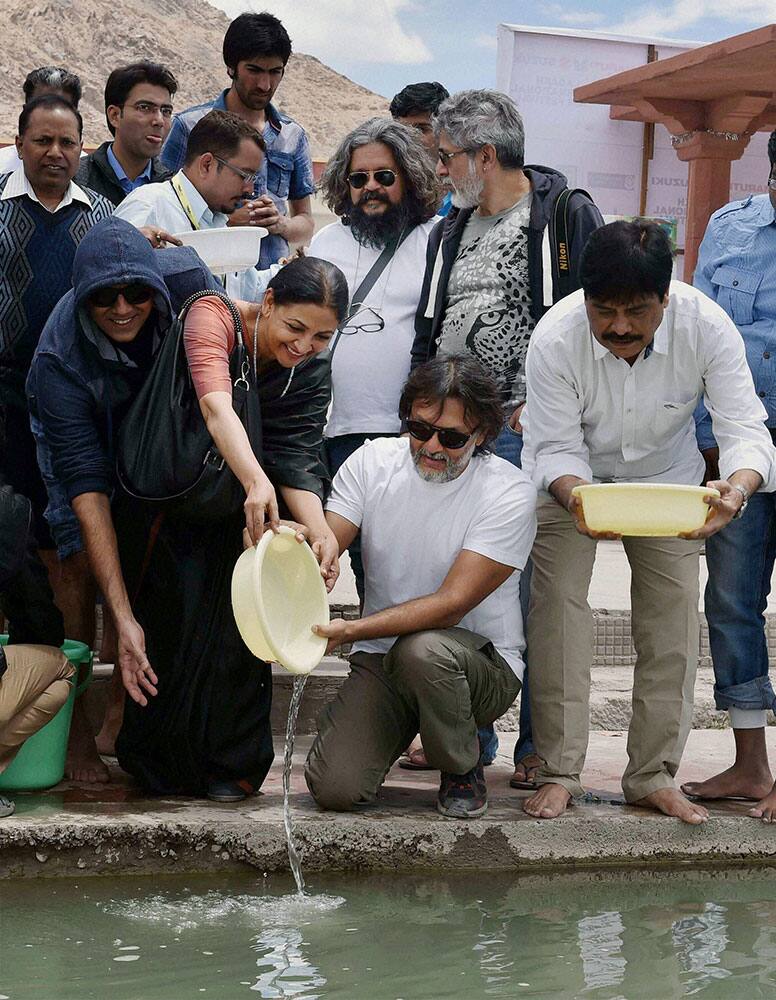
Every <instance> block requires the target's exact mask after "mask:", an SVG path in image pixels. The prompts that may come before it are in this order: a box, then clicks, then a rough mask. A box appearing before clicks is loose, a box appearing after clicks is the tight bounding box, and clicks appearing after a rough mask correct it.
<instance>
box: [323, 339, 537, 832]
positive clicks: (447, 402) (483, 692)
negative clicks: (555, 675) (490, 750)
mask: <svg viewBox="0 0 776 1000" xmlns="http://www.w3.org/2000/svg"><path fill="white" fill-rule="evenodd" d="M399 413H400V416H401V418H402V419H403V420H406V422H407V429H408V431H409V435H410V436H409V437H399V438H383V439H380V440H376V441H370V442H368V443H366V444H365V445H364V446H363V447H361V448H359V449H358V451H356V452H355V453H354V454H353V455H351V457H350V458H349V459H348V460H347V461H346V462H345V463H344V464H343V466H342V467H341V468H340V470H339V472H338V473H337V476H336V477H335V480H334V485H333V488H332V492H331V495H330V497H329V500H328V503H327V505H326V519H327V521H328V523H329V525H330V527H331V529H332V530H333V531H334V533H335V535H336V536H337V540H338V542H339V546H340V551H342V550H344V549H345V548H347V546H348V545H350V543H351V542H352V541H353V539H354V538H355V536H356V533H357V532H358V531H359V530H360V532H361V539H362V551H363V556H364V568H365V571H366V593H365V604H364V613H363V616H362V617H361V618H360V619H358V620H357V621H344V620H343V619H335V620H334V621H332V622H330V623H329V624H327V625H320V626H316V629H315V630H316V631H317V633H318V634H319V635H322V636H325V637H327V638H328V639H329V649H334V648H336V647H337V646H339V645H341V644H342V643H353V653H352V655H351V660H350V662H351V672H350V675H349V676H348V678H347V680H346V681H345V683H344V684H343V685H342V687H341V688H340V691H339V693H338V694H337V697H336V698H335V699H334V700H333V701H332V702H331V703H330V704H329V705H327V706H326V708H325V709H324V711H323V712H322V714H321V716H320V718H319V720H318V737H317V739H316V740H315V743H314V744H313V747H312V749H311V751H310V755H309V757H308V759H307V765H306V771H305V774H306V778H307V785H308V787H309V789H310V791H311V792H312V794H313V797H314V798H315V800H316V802H318V804H319V805H320V806H322V807H323V808H325V809H336V810H349V809H353V808H355V807H356V806H358V805H360V804H365V803H369V802H372V801H374V799H375V797H376V796H377V793H378V790H379V788H380V786H381V785H382V783H383V779H384V778H385V775H386V773H387V772H388V770H389V768H390V767H391V765H392V764H393V763H394V761H395V760H396V759H397V758H398V757H399V755H400V754H401V753H402V751H403V750H404V748H405V747H406V746H407V744H408V743H409V742H410V740H411V739H412V737H413V736H414V735H415V734H416V733H417V732H418V731H419V732H420V734H421V737H422V739H423V746H424V748H425V751H426V755H427V757H428V760H429V763H430V764H431V766H432V767H435V768H439V769H440V770H441V772H442V781H441V784H440V788H439V795H438V799H437V808H438V810H439V812H440V813H442V815H444V816H450V817H454V818H461V819H471V818H474V817H477V816H481V815H482V814H483V813H484V812H485V810H486V808H487V790H486V787H485V780H484V777H483V770H482V760H481V751H482V748H481V746H480V742H479V739H478V734H477V728H478V726H482V725H485V724H487V723H491V722H493V721H494V720H495V719H497V718H499V717H500V716H501V715H503V714H504V712H506V710H507V709H508V708H509V706H510V705H511V704H512V702H513V701H514V700H515V698H516V696H517V694H518V692H519V690H520V682H521V678H522V674H523V661H522V651H523V648H524V646H525V642H524V639H523V625H522V620H521V616H520V603H519V600H518V591H519V587H520V572H521V570H522V569H523V567H524V566H525V564H526V561H527V559H528V555H529V553H530V550H531V545H532V542H533V538H534V534H535V531H536V521H535V513H534V508H535V504H536V491H535V489H534V487H533V486H532V484H531V483H530V481H529V480H528V478H527V477H526V476H525V475H524V474H523V473H522V472H521V471H520V470H519V469H517V468H515V467H513V466H512V465H510V464H509V463H508V462H505V461H504V460H503V459H500V458H497V457H496V456H495V455H490V454H489V453H488V452H487V451H485V449H487V446H488V445H489V444H490V443H491V442H492V441H493V440H494V439H495V437H496V435H497V434H498V433H499V431H500V429H501V426H502V424H503V410H502V406H501V401H500V396H499V391H498V387H497V385H496V383H495V382H494V381H493V379H492V378H491V377H490V376H489V375H488V374H487V373H486V372H485V371H484V369H483V368H482V367H481V366H480V364H479V363H478V362H477V361H476V360H475V359H474V358H472V357H471V356H470V355H468V354H462V355H453V356H449V357H445V358H437V359H434V360H432V361H430V362H428V363H427V364H425V365H421V366H420V367H418V368H417V369H416V370H415V371H414V372H413V374H412V375H411V377H410V379H409V380H408V382H407V383H406V385H405V387H404V391H403V393H402V396H401V402H400V407H399Z"/></svg>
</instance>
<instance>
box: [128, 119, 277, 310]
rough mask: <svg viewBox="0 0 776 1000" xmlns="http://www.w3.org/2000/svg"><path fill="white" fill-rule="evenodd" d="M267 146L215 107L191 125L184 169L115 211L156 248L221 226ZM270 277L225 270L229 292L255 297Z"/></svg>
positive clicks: (252, 177)
mask: <svg viewBox="0 0 776 1000" xmlns="http://www.w3.org/2000/svg"><path fill="white" fill-rule="evenodd" d="M263 151H264V140H263V139H262V138H261V136H260V135H259V133H258V132H257V131H256V129H255V128H254V127H253V126H252V125H249V124H248V123H247V122H246V121H243V119H242V118H238V117H237V115H233V114H231V113H230V112H228V111H211V112H210V113H209V114H207V115H205V117H204V118H201V119H200V120H199V121H198V122H197V124H196V125H195V126H194V128H193V129H192V130H191V135H190V136H189V143H188V147H187V152H186V163H185V165H184V167H183V169H182V170H179V171H178V173H177V174H175V175H174V176H173V177H171V178H170V180H169V181H166V182H165V183H164V184H146V185H145V186H144V187H140V188H137V189H136V190H134V191H133V192H132V193H131V194H129V195H127V197H126V198H125V199H124V201H122V203H121V204H120V205H119V206H118V208H117V209H116V211H115V212H114V215H116V216H117V217H118V218H120V219H126V220H127V222H131V223H132V225H133V226H136V227H137V228H138V229H141V230H142V231H143V233H144V234H145V235H146V236H147V237H148V238H149V239H150V241H151V244H152V246H156V247H161V246H163V245H164V244H165V243H166V242H173V243H177V242H178V241H177V240H175V239H172V238H171V236H172V234H173V233H181V232H185V231H186V230H189V229H222V228H224V227H225V226H226V224H227V221H228V219H229V216H230V215H231V214H232V212H234V211H235V209H236V208H237V206H238V205H239V204H240V202H241V201H242V199H243V198H245V197H247V196H248V195H249V194H250V192H251V191H252V190H253V184H254V181H255V177H256V173H257V171H258V170H259V169H260V168H261V164H262V158H263ZM269 277H270V272H269V271H265V272H259V271H257V270H256V269H255V268H254V267H249V268H247V269H246V270H245V271H240V272H238V273H235V274H227V275H226V278H225V286H226V291H227V293H228V294H229V295H231V296H232V297H233V298H237V299H243V300H244V301H246V302H257V301H258V300H259V299H260V298H261V296H262V295H263V293H264V289H265V287H266V283H267V281H268V280H269Z"/></svg>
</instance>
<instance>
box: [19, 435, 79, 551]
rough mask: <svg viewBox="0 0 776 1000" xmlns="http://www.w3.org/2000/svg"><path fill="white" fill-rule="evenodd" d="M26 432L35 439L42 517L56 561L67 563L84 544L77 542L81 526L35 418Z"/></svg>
mask: <svg viewBox="0 0 776 1000" xmlns="http://www.w3.org/2000/svg"><path fill="white" fill-rule="evenodd" d="M30 428H31V429H32V434H33V437H34V438H35V451H36V454H37V457H38V468H39V469H40V474H41V478H42V479H43V482H44V484H45V486H46V493H47V494H48V505H47V507H46V510H45V513H44V515H43V516H44V517H45V518H46V522H47V523H48V526H49V531H50V532H51V537H52V538H53V539H54V545H55V546H56V549H57V555H58V556H59V559H60V561H61V560H65V559H68V558H69V557H70V556H73V555H75V554H76V553H78V552H83V549H84V543H83V539H82V538H81V526H80V525H79V523H78V518H77V517H76V516H75V512H74V511H73V508H72V507H71V506H70V501H69V500H68V498H67V492H66V490H65V488H64V486H62V484H61V483H60V482H59V480H58V479H57V478H56V476H55V475H54V467H53V464H52V460H51V449H50V448H49V443H48V441H47V440H46V437H45V435H44V433H43V425H42V424H41V422H40V421H39V420H38V418H37V417H34V416H32V415H30Z"/></svg>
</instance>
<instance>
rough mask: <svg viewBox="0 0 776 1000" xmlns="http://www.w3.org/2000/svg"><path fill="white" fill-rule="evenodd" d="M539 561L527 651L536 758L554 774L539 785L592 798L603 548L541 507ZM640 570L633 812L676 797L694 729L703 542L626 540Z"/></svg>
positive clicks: (627, 785) (555, 509)
mask: <svg viewBox="0 0 776 1000" xmlns="http://www.w3.org/2000/svg"><path fill="white" fill-rule="evenodd" d="M537 518H538V524H539V526H538V531H537V534H536V541H535V542H534V548H533V552H532V554H531V558H532V559H533V566H534V568H533V577H532V580H531V603H530V610H529V612H528V650H529V656H530V662H531V683H530V685H529V689H530V697H531V719H532V724H533V736H534V745H535V746H536V752H537V753H538V754H539V755H540V756H541V757H543V758H544V760H545V761H546V764H545V765H544V766H543V767H542V768H540V769H539V772H538V774H537V781H538V782H539V783H540V784H543V783H545V782H554V783H555V784H558V785H562V786H563V787H564V788H565V789H566V790H567V791H569V792H570V793H571V794H572V795H581V794H582V793H583V788H582V785H581V784H580V780H579V776H580V772H581V770H582V766H583V764H584V762H585V754H586V752H587V742H588V731H589V726H590V669H591V666H592V662H593V618H592V614H591V612H590V607H589V605H588V603H587V594H588V589H589V587H590V579H591V577H592V574H593V561H594V559H595V551H596V540H595V539H594V538H590V537H588V536H587V535H581V534H580V533H579V532H578V531H577V530H576V528H575V527H574V519H573V518H572V516H571V514H569V513H568V511H566V510H565V509H564V508H563V507H561V506H560V504H558V503H556V502H555V501H554V500H547V499H545V500H540V502H539V506H538V509H537ZM622 542H623V546H624V548H625V553H626V555H627V557H628V562H629V563H630V567H631V608H632V626H631V627H632V633H633V643H634V646H635V647H636V667H635V671H634V675H633V719H632V721H631V724H630V729H629V731H628V766H627V768H626V770H625V774H624V775H623V779H622V788H623V791H624V793H625V798H626V799H627V800H628V801H629V802H634V801H636V800H637V799H640V798H643V796H645V795H649V794H650V793H651V792H654V791H657V790H658V789H661V788H672V787H674V780H673V779H674V775H675V774H676V771H677V768H678V767H679V761H680V760H681V757H682V753H683V751H684V746H685V743H686V742H687V737H688V735H689V732H690V727H691V725H692V710H693V688H694V685H695V672H696V668H697V665H698V630H699V616H698V557H699V554H700V550H701V542H698V541H688V540H686V539H683V538H623V540H622Z"/></svg>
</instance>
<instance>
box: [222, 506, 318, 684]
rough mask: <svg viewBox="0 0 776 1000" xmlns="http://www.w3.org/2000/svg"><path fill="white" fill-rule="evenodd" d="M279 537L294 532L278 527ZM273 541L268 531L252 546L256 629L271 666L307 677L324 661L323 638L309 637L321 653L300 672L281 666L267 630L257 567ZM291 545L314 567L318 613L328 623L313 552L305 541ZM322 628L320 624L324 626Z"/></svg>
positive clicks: (277, 649) (276, 647)
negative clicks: (257, 624) (317, 584)
mask: <svg viewBox="0 0 776 1000" xmlns="http://www.w3.org/2000/svg"><path fill="white" fill-rule="evenodd" d="M278 534H279V535H281V534H282V535H290V536H292V537H294V536H295V535H296V532H295V531H294V529H293V528H289V527H287V526H286V525H281V526H280V528H279V530H278ZM275 538H276V534H275V532H273V531H271V530H269V529H268V530H267V531H265V532H264V534H263V536H262V538H261V540H260V541H259V544H258V545H256V546H253V561H252V565H251V582H252V586H253V594H254V597H255V600H256V611H257V614H258V619H259V627H260V629H261V632H262V635H263V637H264V639H265V641H266V643H267V646H268V647H269V649H270V650H271V652H272V656H273V659H272V662H273V663H279V664H280V666H281V667H283V669H284V670H287V671H288V672H289V673H291V674H309V673H311V672H312V671H313V670H314V669H315V668H316V667H317V666H318V664H319V663H320V662H321V660H322V659H323V657H324V655H325V653H326V645H327V640H326V639H325V638H323V637H322V636H316V635H314V634H313V633H311V639H312V640H314V641H318V642H320V644H321V653H320V656H319V657H318V659H317V660H316V661H315V663H313V664H312V666H310V667H307V664H305V669H299V667H298V666H296V665H294V666H288V665H287V664H286V663H284V662H283V661H282V660H281V659H280V649H279V647H278V645H277V643H276V642H274V641H273V636H272V634H271V630H270V629H269V628H268V627H267V609H266V607H265V604H264V595H263V592H262V588H261V586H260V582H261V579H260V567H261V565H262V563H263V560H264V556H265V553H266V551H267V549H268V548H269V546H270V545H272V543H273V541H274V539H275ZM294 544H296V545H299V546H300V548H301V550H302V552H303V553H304V555H303V558H304V559H305V560H307V562H308V564H309V565H310V567H311V568H313V567H314V569H315V579H317V581H318V583H319V585H320V591H319V596H320V597H321V605H322V611H321V613H322V614H324V615H325V620H328V616H329V603H328V596H327V594H326V587H325V585H324V583H323V579H322V578H321V576H320V568H319V566H318V560H317V559H316V558H315V555H314V553H313V550H312V549H311V548H310V546H309V545H308V543H307V542H306V541H304V542H295V543H294ZM321 624H323V622H322V623H321ZM237 627H238V631H240V636H241V637H242V631H241V630H240V626H239V623H238V626H237ZM243 642H245V639H243ZM246 645H247V643H246ZM249 648H250V647H249Z"/></svg>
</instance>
